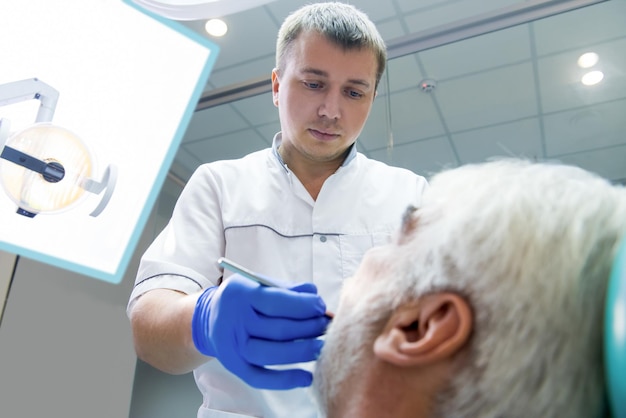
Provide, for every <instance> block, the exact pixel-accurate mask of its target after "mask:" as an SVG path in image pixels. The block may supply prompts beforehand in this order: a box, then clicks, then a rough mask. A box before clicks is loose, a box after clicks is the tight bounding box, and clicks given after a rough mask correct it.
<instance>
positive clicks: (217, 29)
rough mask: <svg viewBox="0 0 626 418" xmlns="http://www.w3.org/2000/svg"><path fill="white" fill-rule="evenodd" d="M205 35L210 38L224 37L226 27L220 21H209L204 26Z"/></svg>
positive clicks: (226, 30) (224, 23)
mask: <svg viewBox="0 0 626 418" xmlns="http://www.w3.org/2000/svg"><path fill="white" fill-rule="evenodd" d="M204 29H206V31H207V33H208V34H209V35H211V36H218V37H219V36H224V35H225V34H226V32H228V26H227V25H226V22H224V21H223V20H222V19H209V20H207V22H206V24H205V25H204Z"/></svg>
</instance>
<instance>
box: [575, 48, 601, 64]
mask: <svg viewBox="0 0 626 418" xmlns="http://www.w3.org/2000/svg"><path fill="white" fill-rule="evenodd" d="M599 60H600V57H599V56H598V54H596V53H595V52H587V53H585V54H582V55H581V56H580V57H579V58H578V66H579V67H580V68H591V67H593V66H594V65H596V64H597V63H598V61H599Z"/></svg>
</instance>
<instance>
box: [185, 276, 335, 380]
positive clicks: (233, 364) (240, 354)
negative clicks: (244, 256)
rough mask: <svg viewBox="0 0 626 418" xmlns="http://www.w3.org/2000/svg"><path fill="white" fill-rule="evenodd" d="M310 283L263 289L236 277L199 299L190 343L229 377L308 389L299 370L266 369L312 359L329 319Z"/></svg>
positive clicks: (305, 375) (306, 374)
mask: <svg viewBox="0 0 626 418" xmlns="http://www.w3.org/2000/svg"><path fill="white" fill-rule="evenodd" d="M325 312H326V305H325V304H324V301H323V300H322V299H321V297H320V296H319V295H317V288H316V287H315V285H314V284H312V283H303V284H299V285H296V286H294V287H291V288H277V287H267V286H262V285H260V284H258V283H255V282H253V281H251V280H249V279H246V278H244V277H241V276H240V275H238V274H234V275H232V276H231V277H230V278H229V279H228V280H227V281H225V282H224V283H222V284H221V285H220V286H216V287H211V288H208V289H206V290H205V291H204V293H202V295H201V296H200V297H199V299H198V302H197V303H196V308H195V311H194V314H193V319H192V324H191V327H192V335H193V342H194V344H195V346H196V348H197V349H198V351H200V352H201V353H202V354H204V355H207V356H211V357H216V358H217V359H219V361H220V362H221V363H222V365H223V366H224V367H225V368H226V369H228V370H229V371H230V372H232V373H234V374H235V375H237V376H238V377H239V378H241V379H242V380H244V381H245V382H246V383H248V384H249V385H250V386H253V387H256V388H260V389H292V388H295V387H306V386H310V385H311V382H312V380H313V376H312V375H311V373H310V372H308V371H305V370H301V369H289V370H273V369H269V368H265V367H263V366H267V365H277V364H292V363H299V362H307V361H312V360H316V359H317V357H318V356H319V353H320V350H321V349H322V345H323V342H322V340H320V339H318V338H317V337H319V336H320V335H322V334H323V333H324V332H325V330H326V327H327V326H328V322H329V321H330V319H329V318H328V317H327V316H325V315H324V314H325Z"/></svg>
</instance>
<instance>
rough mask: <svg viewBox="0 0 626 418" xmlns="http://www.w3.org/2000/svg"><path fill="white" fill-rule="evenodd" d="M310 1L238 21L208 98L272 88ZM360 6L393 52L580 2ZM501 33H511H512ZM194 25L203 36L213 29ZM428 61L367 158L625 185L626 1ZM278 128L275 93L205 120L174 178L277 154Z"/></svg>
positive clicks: (508, 32)
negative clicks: (469, 27)
mask: <svg viewBox="0 0 626 418" xmlns="http://www.w3.org/2000/svg"><path fill="white" fill-rule="evenodd" d="M306 3H308V1H306V0H276V1H274V2H272V3H269V4H268V5H266V6H262V7H259V8H256V9H253V10H248V11H245V12H241V13H237V14H234V15H230V16H227V17H226V18H225V19H224V20H226V21H227V23H228V25H229V32H228V33H227V35H226V36H225V37H223V38H221V39H214V40H213V41H214V42H215V43H217V44H218V45H220V48H221V50H220V54H219V56H218V59H217V62H216V65H215V67H214V69H213V72H212V74H211V77H210V79H209V83H208V85H207V89H206V91H205V93H206V95H207V96H210V95H211V94H212V92H214V91H218V92H228V91H230V90H231V89H232V88H234V87H235V86H237V85H242V84H243V85H245V84H246V83H247V82H249V81H251V80H259V79H265V78H266V77H267V79H268V80H269V76H270V72H271V69H272V68H273V66H274V45H275V39H276V33H277V31H278V27H279V25H280V22H282V20H283V19H284V18H285V17H286V16H287V14H288V13H289V12H290V11H292V10H294V9H296V8H298V7H299V6H301V5H303V4H306ZM350 3H352V4H354V5H355V6H357V7H358V8H360V9H361V10H363V11H365V12H366V13H367V14H368V15H369V16H370V17H371V18H372V20H374V22H375V23H376V24H377V26H378V27H379V30H380V31H381V33H382V35H383V37H384V38H385V40H386V42H387V43H388V45H390V51H391V48H392V47H393V46H394V45H397V44H399V43H400V42H399V41H401V40H403V39H406V38H410V37H411V36H414V35H415V34H429V33H431V34H432V33H435V32H437V30H438V29H439V28H455V27H457V28H458V27H460V26H462V24H463V23H466V22H469V21H472V22H476V21H480V20H481V19H480V18H481V17H490V16H494V15H500V14H501V12H503V11H506V12H511V11H513V12H514V11H515V10H519V9H520V8H523V7H527V6H528V5H530V4H537V3H561V4H562V3H568V1H563V0H561V1H552V2H546V1H543V2H540V1H530V0H529V1H515V0H419V1H418V0H353V1H350ZM569 3H570V4H571V3H575V2H572V1H569ZM513 14H515V13H513ZM509 15H510V13H509V14H507V16H509ZM498 21H499V23H498V24H499V25H500V27H503V26H505V25H506V24H507V23H506V22H507V21H504V20H502V19H498ZM184 24H185V25H187V26H188V27H190V28H192V29H193V30H195V31H197V32H198V33H202V32H203V22H200V21H197V22H193V21H192V22H185V23H184ZM484 27H487V26H484ZM484 32H485V31H484ZM203 36H205V35H203ZM417 38H419V36H417ZM420 50H421V52H417V53H411V54H409V55H403V56H399V57H397V58H393V59H391V60H390V62H389V66H388V70H387V72H386V75H385V77H386V78H385V79H384V80H383V81H382V82H381V88H380V91H379V96H378V97H377V99H376V101H375V103H374V108H373V110H372V114H371V117H370V120H369V121H368V123H367V124H366V127H365V129H364V131H363V133H362V135H361V137H360V138H359V140H358V148H359V150H360V151H362V152H363V153H365V154H366V155H368V156H370V157H372V158H376V159H380V160H382V161H385V162H388V163H391V164H393V165H398V166H402V167H406V168H409V169H411V170H413V171H415V172H417V173H420V174H423V175H426V176H428V175H430V174H432V173H433V172H435V171H438V170H440V169H441V168H443V167H454V166H458V165H460V164H464V163H469V162H477V161H484V160H485V159H488V158H490V157H493V156H502V155H505V156H523V157H530V158H536V159H540V160H545V159H549V160H559V161H562V162H565V163H570V164H575V165H579V166H581V167H583V168H586V169H588V170H591V171H595V172H597V173H599V174H600V175H602V176H604V177H606V178H609V179H611V180H615V181H624V180H625V179H626V74H625V71H626V0H610V1H606V2H601V3H599V4H596V5H592V6H588V7H584V8H578V9H576V10H573V11H568V12H566V13H561V14H557V15H554V16H552V17H548V18H545V19H540V20H534V21H532V22H530V23H524V24H520V25H517V26H513V27H509V28H506V29H503V30H499V31H496V32H490V33H486V34H484V35H480V36H476V37H472V38H469V39H464V40H461V41H458V42H454V43H447V44H445V45H442V46H437V47H434V48H429V49H426V50H423V48H420ZM588 51H594V52H596V53H598V54H599V56H600V61H599V63H598V64H597V65H596V67H597V69H601V70H602V71H603V72H604V73H605V78H604V80H603V81H602V82H601V83H600V84H599V85H596V86H593V87H586V86H583V85H582V84H581V83H580V77H581V75H582V74H583V72H584V71H583V70H582V69H580V68H578V67H577V65H576V61H577V59H578V57H579V55H581V54H582V53H584V52H588ZM424 79H432V80H435V81H436V87H435V89H434V90H433V91H431V92H425V91H423V90H422V89H421V88H420V86H419V85H420V82H421V81H422V80H424ZM278 130H279V122H278V111H277V110H276V108H275V107H274V106H273V104H272V100H271V95H270V93H269V92H265V93H262V94H260V95H255V96H253V97H249V98H245V99H242V100H237V101H234V102H230V103H226V104H221V105H218V106H214V107H210V108H207V109H204V110H200V111H197V112H196V113H195V114H194V116H193V118H192V120H191V123H190V125H189V128H188V130H187V132H186V135H185V137H184V139H183V142H182V144H181V147H180V149H179V152H178V154H177V156H176V158H175V161H174V164H173V165H172V169H171V173H172V174H173V175H174V177H177V178H179V179H181V180H182V181H185V180H186V179H187V178H188V177H189V175H190V173H191V172H192V171H193V170H194V169H195V168H196V167H197V166H198V165H199V164H201V163H204V162H209V161H214V160H219V159H225V158H238V157H241V156H243V155H244V154H247V153H249V152H251V151H255V150H258V149H261V148H264V147H267V146H269V145H270V144H271V140H272V137H273V135H274V133H275V132H277V131H278ZM391 138H393V140H392V141H393V144H392V145H391Z"/></svg>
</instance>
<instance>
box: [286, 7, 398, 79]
mask: <svg viewBox="0 0 626 418" xmlns="http://www.w3.org/2000/svg"><path fill="white" fill-rule="evenodd" d="M311 31H312V32H317V33H320V34H322V35H323V36H325V37H326V38H327V39H329V40H330V41H332V42H334V43H336V44H337V45H339V46H341V47H343V48H345V49H347V50H349V49H369V50H371V51H372V52H373V53H374V55H375V57H376V60H377V64H378V66H377V71H376V86H378V83H379V81H380V79H381V77H382V74H383V72H384V71H385V66H386V65H387V47H386V46H385V41H384V40H383V38H382V36H381V35H380V33H379V32H378V29H376V26H375V25H374V23H373V22H372V21H371V20H370V19H369V18H368V17H367V15H366V14H365V13H363V12H362V11H360V10H358V9H357V8H355V7H354V6H352V5H349V4H345V3H339V2H328V3H314V4H309V5H306V6H304V7H302V8H300V9H298V10H296V11H295V12H293V13H292V14H290V15H289V16H287V18H286V19H285V21H284V22H283V24H282V26H281V27H280V30H279V31H278V40H277V41H276V68H277V69H278V70H280V69H281V68H282V67H283V66H284V65H285V59H286V56H287V54H288V53H289V49H290V46H291V44H292V43H293V41H295V40H296V39H297V38H298V36H299V35H300V34H301V33H302V32H311Z"/></svg>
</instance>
